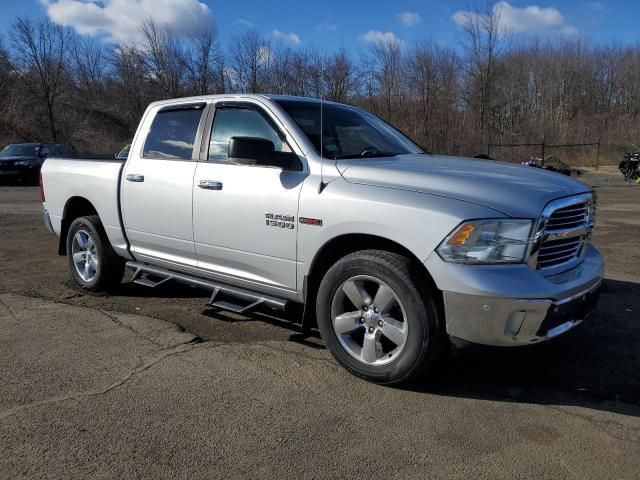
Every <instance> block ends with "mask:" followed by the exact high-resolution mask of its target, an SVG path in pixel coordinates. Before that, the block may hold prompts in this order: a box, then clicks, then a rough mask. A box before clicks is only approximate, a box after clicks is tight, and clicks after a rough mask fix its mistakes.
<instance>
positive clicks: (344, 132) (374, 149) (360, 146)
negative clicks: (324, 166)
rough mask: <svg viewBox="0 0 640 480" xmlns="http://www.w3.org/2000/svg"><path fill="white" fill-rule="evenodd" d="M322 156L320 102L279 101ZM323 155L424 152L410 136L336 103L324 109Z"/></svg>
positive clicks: (382, 154)
mask: <svg viewBox="0 0 640 480" xmlns="http://www.w3.org/2000/svg"><path fill="white" fill-rule="evenodd" d="M276 102H277V103H278V105H280V106H281V107H282V108H283V109H284V110H285V111H286V112H287V113H288V114H289V116H290V117H291V118H292V119H293V121H294V122H295V123H296V124H297V125H298V126H299V127H300V129H302V131H303V132H304V134H305V135H306V136H307V138H308V139H309V140H310V141H311V143H313V146H314V147H315V149H316V152H318V153H320V102H317V101H302V100H276ZM322 123H323V128H322V154H323V155H324V156H325V157H326V158H330V159H332V160H338V159H342V158H370V157H392V156H395V155H403V154H407V153H424V151H423V150H422V149H421V148H420V147H418V146H417V145H416V144H415V143H413V142H412V141H411V140H410V139H409V138H408V137H407V136H405V135H404V134H403V133H401V132H400V131H399V130H397V129H395V128H394V127H392V126H391V125H389V124H388V123H386V122H384V121H382V120H380V119H379V118H377V117H375V116H373V115H371V114H370V113H367V112H365V111H363V110H359V109H357V108H353V107H348V106H346V105H337V104H335V103H325V104H324V105H323V107H322Z"/></svg>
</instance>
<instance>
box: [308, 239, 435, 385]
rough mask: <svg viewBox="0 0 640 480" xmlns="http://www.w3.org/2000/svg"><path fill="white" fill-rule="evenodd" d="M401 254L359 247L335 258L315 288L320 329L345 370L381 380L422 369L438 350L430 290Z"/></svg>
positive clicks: (403, 378)
mask: <svg viewBox="0 0 640 480" xmlns="http://www.w3.org/2000/svg"><path fill="white" fill-rule="evenodd" d="M422 275H423V272H420V271H416V269H415V268H414V267H413V265H412V263H411V261H410V260H409V259H408V258H406V257H404V256H401V255H398V254H395V253H390V252H385V251H380V250H365V251H361V252H355V253H352V254H350V255H347V256H346V257H344V258H342V259H340V260H339V261H338V262H336V263H335V264H334V265H333V266H332V267H331V268H330V269H329V270H328V271H327V273H326V275H325V276H324V278H323V280H322V282H321V284H320V288H319V291H318V297H317V302H318V303H317V305H316V313H317V318H318V327H319V329H320V334H321V335H322V339H323V340H324V342H325V345H326V346H327V348H328V349H329V351H330V352H331V353H332V354H333V356H334V357H335V358H336V360H337V361H338V362H339V363H340V364H342V365H343V366H344V367H345V368H346V369H347V370H349V371H350V372H351V373H353V374H355V375H357V376H359V377H361V378H364V379H366V380H370V381H373V382H376V383H381V384H396V383H404V382H407V381H409V380H410V379H412V378H414V377H416V376H418V375H420V374H422V373H424V372H425V371H426V370H427V369H428V368H429V367H430V366H431V365H433V363H434V362H435V361H436V360H437V359H438V357H439V356H440V354H441V353H442V352H443V350H444V346H445V344H446V336H445V332H444V327H443V324H442V320H441V315H440V313H439V310H438V308H437V302H436V292H434V291H433V289H432V288H431V287H430V286H429V285H428V283H427V282H426V281H425V279H424V278H423V277H422Z"/></svg>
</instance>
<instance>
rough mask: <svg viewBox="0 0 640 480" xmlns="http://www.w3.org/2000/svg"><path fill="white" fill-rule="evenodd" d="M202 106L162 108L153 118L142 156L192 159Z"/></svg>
mask: <svg viewBox="0 0 640 480" xmlns="http://www.w3.org/2000/svg"><path fill="white" fill-rule="evenodd" d="M202 111H203V109H202V107H196V108H179V109H170V110H160V111H159V112H158V113H157V114H156V117H155V118H154V119H153V123H152V124H151V129H150V130H149V134H148V135H147V139H146V141H145V144H144V150H143V152H142V156H143V157H145V158H157V159H163V160H164V159H166V160H191V159H192V158H193V149H194V144H195V141H196V135H197V134H198V125H199V124H200V118H201V117H202Z"/></svg>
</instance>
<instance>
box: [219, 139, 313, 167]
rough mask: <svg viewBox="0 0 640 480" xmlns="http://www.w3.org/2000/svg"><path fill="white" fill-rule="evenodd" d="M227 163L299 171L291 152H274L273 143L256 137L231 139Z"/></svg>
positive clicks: (297, 161)
mask: <svg viewBox="0 0 640 480" xmlns="http://www.w3.org/2000/svg"><path fill="white" fill-rule="evenodd" d="M228 155H229V161H230V162H231V163H235V164H237V165H259V166H265V167H280V168H283V169H287V170H300V169H301V165H300V161H299V160H298V156H297V155H296V154H295V153H293V152H276V151H275V147H274V145H273V142H272V141H270V140H266V139H264V138H256V137H231V138H230V139H229V153H228Z"/></svg>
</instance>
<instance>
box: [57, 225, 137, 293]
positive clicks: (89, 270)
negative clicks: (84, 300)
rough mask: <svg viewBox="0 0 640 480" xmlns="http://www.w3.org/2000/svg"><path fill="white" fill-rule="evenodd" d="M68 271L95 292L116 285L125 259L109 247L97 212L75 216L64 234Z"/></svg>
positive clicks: (77, 281)
mask: <svg viewBox="0 0 640 480" xmlns="http://www.w3.org/2000/svg"><path fill="white" fill-rule="evenodd" d="M67 260H68V263H69V271H70V272H71V276H72V277H73V279H74V280H75V282H76V283H77V284H78V285H80V286H81V287H82V288H85V289H87V290H91V291H94V292H99V291H105V290H110V289H112V288H114V287H115V286H117V285H118V284H119V283H120V281H121V280H122V276H123V274H124V263H125V262H124V260H123V259H122V258H121V257H119V256H118V255H117V254H116V253H115V252H114V251H113V248H112V247H111V244H110V243H109V239H108V238H107V235H106V233H105V231H104V228H103V227H102V223H101V222H100V218H99V217H98V216H97V215H90V216H86V217H80V218H76V219H75V220H74V221H73V223H72V224H71V225H70V227H69V231H68V233H67Z"/></svg>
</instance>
